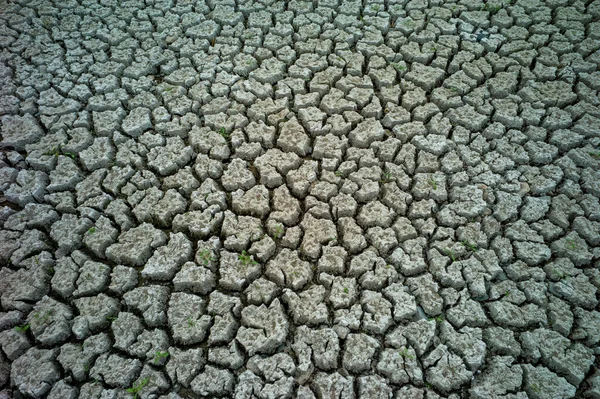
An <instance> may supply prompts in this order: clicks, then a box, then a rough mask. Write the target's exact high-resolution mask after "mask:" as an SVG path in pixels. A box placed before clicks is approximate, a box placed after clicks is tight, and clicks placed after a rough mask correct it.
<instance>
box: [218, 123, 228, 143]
mask: <svg viewBox="0 0 600 399" xmlns="http://www.w3.org/2000/svg"><path fill="white" fill-rule="evenodd" d="M219 134H220V135H221V136H222V137H223V138H224V139H225V140H229V133H227V130H225V126H221V128H220V129H219Z"/></svg>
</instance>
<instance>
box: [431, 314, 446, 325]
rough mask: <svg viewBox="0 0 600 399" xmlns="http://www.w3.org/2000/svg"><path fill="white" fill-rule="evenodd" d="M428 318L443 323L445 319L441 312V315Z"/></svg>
mask: <svg viewBox="0 0 600 399" xmlns="http://www.w3.org/2000/svg"><path fill="white" fill-rule="evenodd" d="M427 320H429V321H434V320H435V321H437V322H438V323H441V322H442V321H444V315H442V314H441V315H439V316H437V317H430V318H428V319H427Z"/></svg>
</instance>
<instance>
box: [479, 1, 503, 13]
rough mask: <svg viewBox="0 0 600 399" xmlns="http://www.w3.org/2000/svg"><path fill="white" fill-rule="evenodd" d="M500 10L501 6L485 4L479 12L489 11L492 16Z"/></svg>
mask: <svg viewBox="0 0 600 399" xmlns="http://www.w3.org/2000/svg"><path fill="white" fill-rule="evenodd" d="M501 9H502V4H494V3H485V4H484V5H482V6H481V11H489V12H490V14H492V15H494V14H496V13H497V12H498V11H500V10H501Z"/></svg>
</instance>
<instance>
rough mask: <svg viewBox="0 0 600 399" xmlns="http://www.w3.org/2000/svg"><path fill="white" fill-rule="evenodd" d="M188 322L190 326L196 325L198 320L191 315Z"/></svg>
mask: <svg viewBox="0 0 600 399" xmlns="http://www.w3.org/2000/svg"><path fill="white" fill-rule="evenodd" d="M187 324H188V326H189V327H194V326H195V325H196V322H195V321H194V319H192V317H191V316H190V317H188V318H187Z"/></svg>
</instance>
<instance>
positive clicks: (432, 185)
mask: <svg viewBox="0 0 600 399" xmlns="http://www.w3.org/2000/svg"><path fill="white" fill-rule="evenodd" d="M428 182H429V185H430V186H431V188H433V189H434V190H437V181H435V179H429V180H428Z"/></svg>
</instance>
